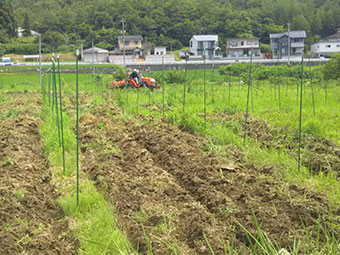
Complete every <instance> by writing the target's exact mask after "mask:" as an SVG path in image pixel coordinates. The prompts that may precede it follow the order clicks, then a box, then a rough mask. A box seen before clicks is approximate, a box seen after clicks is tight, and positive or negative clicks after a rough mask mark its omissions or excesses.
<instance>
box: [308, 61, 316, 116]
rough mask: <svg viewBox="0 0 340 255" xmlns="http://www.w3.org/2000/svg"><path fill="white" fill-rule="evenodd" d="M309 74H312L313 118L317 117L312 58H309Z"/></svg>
mask: <svg viewBox="0 0 340 255" xmlns="http://www.w3.org/2000/svg"><path fill="white" fill-rule="evenodd" d="M309 73H310V88H311V92H312V104H313V116H314V117H315V101H314V85H313V70H312V64H311V61H310V57H309Z"/></svg>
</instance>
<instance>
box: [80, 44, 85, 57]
mask: <svg viewBox="0 0 340 255" xmlns="http://www.w3.org/2000/svg"><path fill="white" fill-rule="evenodd" d="M80 49H81V53H80V54H81V61H84V42H83V40H81V46H80Z"/></svg>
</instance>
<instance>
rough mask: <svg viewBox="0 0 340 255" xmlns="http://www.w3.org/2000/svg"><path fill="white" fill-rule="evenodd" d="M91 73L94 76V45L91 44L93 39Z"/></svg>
mask: <svg viewBox="0 0 340 255" xmlns="http://www.w3.org/2000/svg"><path fill="white" fill-rule="evenodd" d="M92 73H93V74H95V69H94V44H93V39H92Z"/></svg>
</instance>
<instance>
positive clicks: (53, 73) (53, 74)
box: [51, 53, 55, 114]
mask: <svg viewBox="0 0 340 255" xmlns="http://www.w3.org/2000/svg"><path fill="white" fill-rule="evenodd" d="M53 61H54V53H53V57H52V84H51V86H52V113H53V114H54V94H55V93H54V79H55V70H54V68H53Z"/></svg>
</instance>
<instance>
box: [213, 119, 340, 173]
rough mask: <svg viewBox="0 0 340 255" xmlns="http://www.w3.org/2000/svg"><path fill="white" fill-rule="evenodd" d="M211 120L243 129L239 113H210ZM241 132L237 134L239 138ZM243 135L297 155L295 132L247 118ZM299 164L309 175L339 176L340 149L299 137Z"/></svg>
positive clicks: (325, 141)
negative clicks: (236, 125)
mask: <svg viewBox="0 0 340 255" xmlns="http://www.w3.org/2000/svg"><path fill="white" fill-rule="evenodd" d="M208 117H209V118H210V120H211V121H213V122H218V123H221V122H222V123H224V124H226V125H228V123H229V124H230V123H233V122H235V121H236V122H238V123H240V125H241V126H242V127H243V126H244V116H242V115H241V114H235V115H230V114H225V113H219V114H212V115H209V116H208ZM243 132H244V130H242V132H241V133H240V136H242V135H243ZM247 135H248V136H249V137H251V138H253V139H254V140H256V141H257V142H259V143H260V144H261V145H262V146H264V147H266V148H275V149H278V150H281V149H282V148H284V149H285V150H286V151H288V152H289V153H291V154H292V155H294V156H295V155H296V154H297V147H298V143H299V142H298V133H297V132H295V133H294V134H289V133H287V131H286V130H283V129H280V128H277V127H274V126H272V125H270V124H268V123H266V122H264V121H263V120H260V119H258V118H255V117H253V116H250V118H249V121H248V123H247ZM301 146H302V152H303V155H302V164H303V165H304V166H306V167H307V168H308V169H310V170H311V171H313V172H316V173H317V172H319V171H323V172H326V173H327V172H329V171H334V172H336V173H338V174H339V176H340V146H339V145H337V144H336V143H335V142H333V141H330V140H327V139H317V138H315V137H313V136H312V135H308V134H304V135H303V137H302V144H301Z"/></svg>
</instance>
